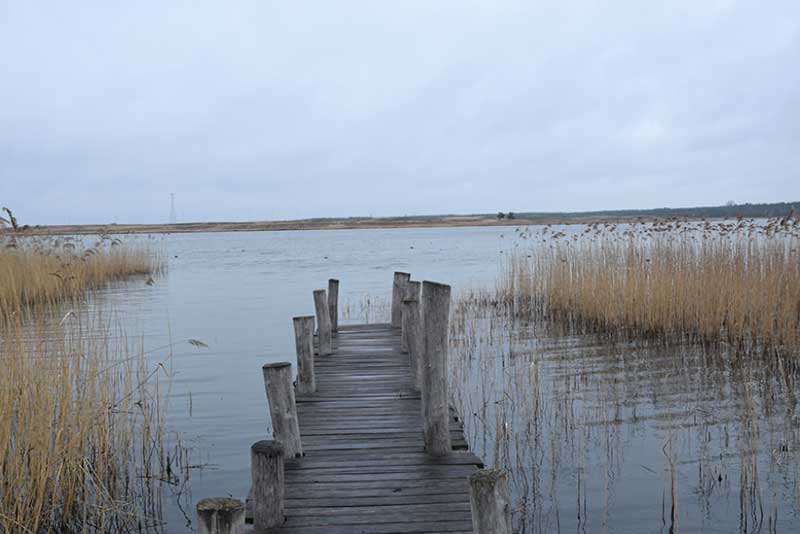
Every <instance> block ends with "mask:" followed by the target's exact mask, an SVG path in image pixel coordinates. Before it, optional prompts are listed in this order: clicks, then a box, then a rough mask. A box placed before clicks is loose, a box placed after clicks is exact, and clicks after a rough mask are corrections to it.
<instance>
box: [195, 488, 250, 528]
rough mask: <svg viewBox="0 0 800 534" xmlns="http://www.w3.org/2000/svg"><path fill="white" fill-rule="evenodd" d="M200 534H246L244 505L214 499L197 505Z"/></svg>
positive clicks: (234, 501) (237, 500)
mask: <svg viewBox="0 0 800 534" xmlns="http://www.w3.org/2000/svg"><path fill="white" fill-rule="evenodd" d="M197 532H198V534H244V503H243V502H242V501H240V500H239V499H230V498H228V497H212V498H210V499H203V500H201V501H200V502H198V503H197Z"/></svg>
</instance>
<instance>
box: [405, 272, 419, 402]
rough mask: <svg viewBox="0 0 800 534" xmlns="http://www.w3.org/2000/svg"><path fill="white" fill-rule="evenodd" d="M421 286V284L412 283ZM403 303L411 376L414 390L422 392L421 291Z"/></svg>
mask: <svg viewBox="0 0 800 534" xmlns="http://www.w3.org/2000/svg"><path fill="white" fill-rule="evenodd" d="M411 284H419V282H411ZM420 286H421V284H420ZM410 297H411V298H407V299H406V300H404V301H403V322H404V323H406V321H408V324H407V326H406V336H407V339H408V355H409V359H410V360H411V376H412V377H413V379H414V389H415V390H417V391H420V388H421V385H422V382H421V380H422V352H423V350H424V346H423V342H424V338H423V331H422V327H423V325H422V302H421V301H420V297H419V291H417V293H416V296H413V294H412V295H410Z"/></svg>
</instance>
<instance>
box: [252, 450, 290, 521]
mask: <svg viewBox="0 0 800 534" xmlns="http://www.w3.org/2000/svg"><path fill="white" fill-rule="evenodd" d="M283 460H284V447H283V446H282V445H281V444H280V443H278V442H277V441H273V440H262V441H257V442H255V443H254V444H253V446H252V447H250V473H251V476H252V483H253V486H252V487H253V500H252V505H253V528H254V529H255V530H256V531H260V530H262V529H268V528H273V527H277V526H279V525H282V524H283V522H284V520H285V516H284V510H283V506H284V504H283V501H284V472H283Z"/></svg>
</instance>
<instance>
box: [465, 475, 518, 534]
mask: <svg viewBox="0 0 800 534" xmlns="http://www.w3.org/2000/svg"><path fill="white" fill-rule="evenodd" d="M469 501H470V508H471V509H472V529H473V532H474V533H475V534H511V505H510V501H509V498H508V476H507V475H506V473H505V471H503V470H501V469H481V470H479V471H477V472H475V473H473V474H472V475H470V477H469Z"/></svg>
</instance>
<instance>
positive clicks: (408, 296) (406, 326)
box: [400, 280, 422, 354]
mask: <svg viewBox="0 0 800 534" xmlns="http://www.w3.org/2000/svg"><path fill="white" fill-rule="evenodd" d="M421 285H422V284H420V283H419V282H412V281H411V280H409V281H408V282H407V283H406V289H405V291H404V292H403V300H402V313H401V314H400V352H402V353H403V354H406V353H408V352H409V348H408V331H409V330H410V329H411V327H412V324H413V318H412V317H411V316H410V315H408V314H406V306H405V303H406V300H418V299H419V290H420V287H421Z"/></svg>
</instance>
